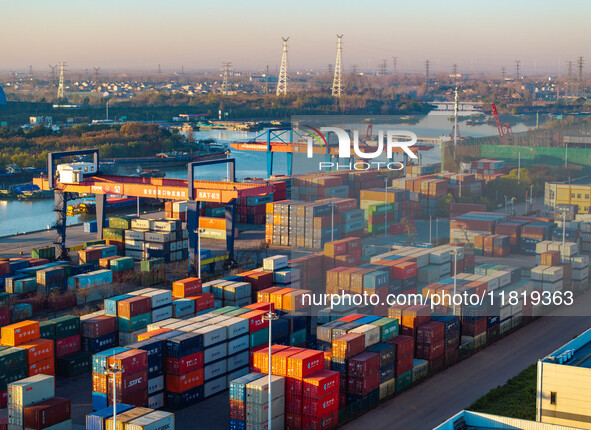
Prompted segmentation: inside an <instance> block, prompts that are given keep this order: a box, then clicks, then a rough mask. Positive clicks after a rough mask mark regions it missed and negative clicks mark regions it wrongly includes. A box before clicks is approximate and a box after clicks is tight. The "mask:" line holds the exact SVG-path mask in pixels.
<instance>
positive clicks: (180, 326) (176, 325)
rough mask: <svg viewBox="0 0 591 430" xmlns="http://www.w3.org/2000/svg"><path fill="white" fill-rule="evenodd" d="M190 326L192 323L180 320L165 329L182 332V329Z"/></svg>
mask: <svg viewBox="0 0 591 430" xmlns="http://www.w3.org/2000/svg"><path fill="white" fill-rule="evenodd" d="M191 324H194V323H193V322H192V321H188V320H180V321H178V322H175V323H172V324H168V325H167V326H166V328H167V329H171V330H182V329H183V327H186V326H189V325H191Z"/></svg>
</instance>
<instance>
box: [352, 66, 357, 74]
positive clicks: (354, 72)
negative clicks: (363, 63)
mask: <svg viewBox="0 0 591 430" xmlns="http://www.w3.org/2000/svg"><path fill="white" fill-rule="evenodd" d="M351 73H352V74H354V75H356V74H357V64H353V65H352V66H351Z"/></svg>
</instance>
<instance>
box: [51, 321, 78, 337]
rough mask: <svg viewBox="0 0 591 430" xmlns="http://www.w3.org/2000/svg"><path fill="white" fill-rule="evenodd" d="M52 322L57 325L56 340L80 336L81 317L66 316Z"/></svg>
mask: <svg viewBox="0 0 591 430" xmlns="http://www.w3.org/2000/svg"><path fill="white" fill-rule="evenodd" d="M50 321H53V322H54V323H55V340H60V339H64V338H66V337H70V336H74V335H76V334H80V317H77V316H75V315H64V316H63V317H59V318H54V319H52V320H50Z"/></svg>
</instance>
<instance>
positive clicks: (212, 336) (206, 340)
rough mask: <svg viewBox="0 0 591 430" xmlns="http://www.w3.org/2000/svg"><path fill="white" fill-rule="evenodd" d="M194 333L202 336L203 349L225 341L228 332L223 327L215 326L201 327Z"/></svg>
mask: <svg viewBox="0 0 591 430" xmlns="http://www.w3.org/2000/svg"><path fill="white" fill-rule="evenodd" d="M194 332H195V333H200V334H202V335H203V346H204V347H205V348H207V347H208V346H211V345H215V344H217V343H220V342H223V341H225V340H226V339H227V334H228V331H227V329H226V328H225V327H219V326H215V325H208V326H206V327H201V328H198V329H197V330H194Z"/></svg>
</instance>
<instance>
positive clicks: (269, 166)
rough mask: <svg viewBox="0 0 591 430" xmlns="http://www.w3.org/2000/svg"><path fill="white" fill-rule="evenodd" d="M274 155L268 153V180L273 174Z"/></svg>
mask: <svg viewBox="0 0 591 430" xmlns="http://www.w3.org/2000/svg"><path fill="white" fill-rule="evenodd" d="M273 155H274V153H273V152H271V151H267V178H270V177H271V175H272V174H273Z"/></svg>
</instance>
